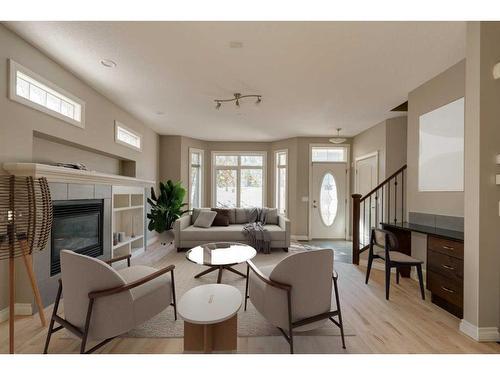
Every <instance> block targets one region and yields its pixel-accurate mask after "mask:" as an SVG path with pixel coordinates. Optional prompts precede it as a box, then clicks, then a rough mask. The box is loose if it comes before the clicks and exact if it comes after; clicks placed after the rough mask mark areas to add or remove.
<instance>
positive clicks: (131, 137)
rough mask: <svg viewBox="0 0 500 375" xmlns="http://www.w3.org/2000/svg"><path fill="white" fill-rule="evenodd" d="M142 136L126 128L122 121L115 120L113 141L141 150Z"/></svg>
mask: <svg viewBox="0 0 500 375" xmlns="http://www.w3.org/2000/svg"><path fill="white" fill-rule="evenodd" d="M141 140H142V137H141V135H140V134H139V133H137V132H135V131H133V130H132V129H129V128H127V127H126V126H125V125H123V124H122V123H120V122H118V121H115V141H116V143H120V144H122V145H124V146H128V147H131V148H133V149H135V150H138V151H141V149H142V144H141Z"/></svg>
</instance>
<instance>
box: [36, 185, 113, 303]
mask: <svg viewBox="0 0 500 375" xmlns="http://www.w3.org/2000/svg"><path fill="white" fill-rule="evenodd" d="M49 188H50V193H51V197H52V200H53V201H68V200H69V201H71V200H84V199H102V200H103V208H104V210H103V255H102V256H101V257H99V258H100V259H109V258H110V257H111V185H102V184H78V183H62V182H49ZM50 249H51V242H50V237H49V241H48V243H47V246H46V247H45V249H44V250H42V251H40V252H37V253H34V255H33V260H34V269H35V274H36V277H37V281H38V287H39V288H40V294H41V295H42V301H43V305H44V306H48V305H50V304H52V303H54V299H55V296H56V293H57V288H58V281H57V280H58V279H59V278H60V277H61V275H60V274H57V275H54V276H50V258H51V257H50Z"/></svg>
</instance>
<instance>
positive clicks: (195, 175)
mask: <svg viewBox="0 0 500 375" xmlns="http://www.w3.org/2000/svg"><path fill="white" fill-rule="evenodd" d="M203 155H204V151H203V150H198V149H195V148H190V149H189V208H190V209H192V208H200V207H202V206H203Z"/></svg>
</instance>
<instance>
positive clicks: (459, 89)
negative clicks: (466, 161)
mask: <svg viewBox="0 0 500 375" xmlns="http://www.w3.org/2000/svg"><path fill="white" fill-rule="evenodd" d="M464 95H465V60H462V61H460V62H459V63H457V64H456V65H454V66H452V67H451V68H449V69H447V70H446V71H444V72H443V73H441V74H439V75H438V76H436V77H434V78H432V79H431V80H429V81H427V82H426V83H424V84H423V85H421V86H419V87H418V88H416V89H415V90H413V91H411V92H410V93H409V94H408V145H407V147H408V148H407V164H408V178H407V189H406V192H407V203H408V210H407V211H408V212H410V211H413V212H424V213H430V214H440V215H450V216H463V215H464V193H463V192H419V191H418V148H419V144H418V131H419V125H418V124H419V117H420V116H421V115H422V114H424V113H427V112H429V111H432V110H434V109H436V108H439V107H441V106H443V105H445V104H448V103H450V102H452V101H454V100H456V99H459V98H461V97H463V96H464Z"/></svg>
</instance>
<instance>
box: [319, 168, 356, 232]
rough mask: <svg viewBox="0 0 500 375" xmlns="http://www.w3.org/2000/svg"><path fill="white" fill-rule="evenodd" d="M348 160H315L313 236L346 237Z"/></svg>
mask: <svg viewBox="0 0 500 375" xmlns="http://www.w3.org/2000/svg"><path fill="white" fill-rule="evenodd" d="M346 187H347V164H346V163H313V164H312V186H311V188H312V191H311V193H312V194H311V198H312V199H311V202H310V203H311V206H310V209H311V238H313V239H337V238H338V239H345V238H346Z"/></svg>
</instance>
